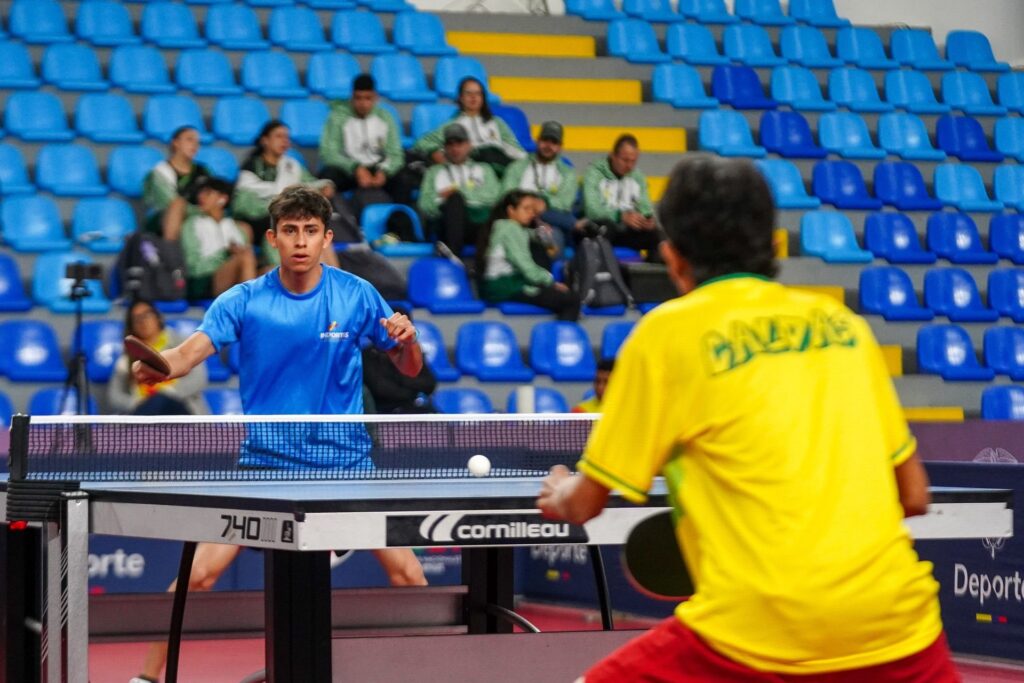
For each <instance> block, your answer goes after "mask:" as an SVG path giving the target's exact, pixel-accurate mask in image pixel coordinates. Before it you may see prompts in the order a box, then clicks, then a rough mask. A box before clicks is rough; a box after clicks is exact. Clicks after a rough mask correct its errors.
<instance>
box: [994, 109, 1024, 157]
mask: <svg viewBox="0 0 1024 683" xmlns="http://www.w3.org/2000/svg"><path fill="white" fill-rule="evenodd" d="M996 149H998V150H999V151H1000V152H1002V153H1003V154H1005V155H1006V156H1011V157H1013V158H1014V159H1016V160H1017V161H1024V119H1022V118H1020V117H1016V116H1013V117H1010V116H1006V117H1003V118H1001V119H998V120H997V121H996Z"/></svg>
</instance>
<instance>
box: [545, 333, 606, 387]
mask: <svg viewBox="0 0 1024 683" xmlns="http://www.w3.org/2000/svg"><path fill="white" fill-rule="evenodd" d="M530 367H532V368H533V369H534V371H535V372H536V373H537V374H539V375H548V376H549V377H551V379H553V380H555V381H556V382H589V381H592V380H593V379H594V374H595V373H596V372H597V361H596V360H595V359H594V350H593V348H592V347H591V345H590V337H588V336H587V331H586V330H585V329H583V327H582V326H580V325H579V324H578V323H571V322H561V321H556V320H551V321H548V322H543V323H537V324H536V325H534V327H533V331H532V332H530Z"/></svg>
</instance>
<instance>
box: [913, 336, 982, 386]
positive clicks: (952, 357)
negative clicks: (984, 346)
mask: <svg viewBox="0 0 1024 683" xmlns="http://www.w3.org/2000/svg"><path fill="white" fill-rule="evenodd" d="M917 365H918V368H920V369H921V370H922V371H923V372H927V373H931V374H935V375H940V376H942V378H943V379H945V380H951V381H981V382H987V381H991V380H992V378H993V377H995V373H994V372H993V371H992V370H991V369H989V368H984V367H982V366H981V365H980V364H979V363H978V357H977V355H975V352H974V345H973V344H972V343H971V338H970V336H968V334H967V332H966V331H964V329H963V328H962V327H960V326H959V325H923V326H921V328H920V329H919V330H918V331H917Z"/></svg>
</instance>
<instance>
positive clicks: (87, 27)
mask: <svg viewBox="0 0 1024 683" xmlns="http://www.w3.org/2000/svg"><path fill="white" fill-rule="evenodd" d="M75 33H76V34H77V35H78V37H79V38H81V39H83V40H86V41H88V42H90V43H92V44H93V45H101V46H103V47H113V46H115V45H132V44H135V43H138V42H139V41H140V38H139V37H138V36H137V35H135V29H134V27H133V26H132V17H131V15H130V14H129V13H128V8H126V7H125V6H124V5H122V4H121V3H120V2H114V1H113V0H90V2H83V3H80V4H79V5H78V14H77V16H76V17H75Z"/></svg>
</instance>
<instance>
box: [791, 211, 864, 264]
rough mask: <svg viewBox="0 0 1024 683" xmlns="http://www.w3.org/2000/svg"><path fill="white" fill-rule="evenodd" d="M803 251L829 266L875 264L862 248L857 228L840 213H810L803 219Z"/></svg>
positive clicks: (801, 241) (801, 222) (801, 246)
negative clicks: (854, 229)
mask: <svg viewBox="0 0 1024 683" xmlns="http://www.w3.org/2000/svg"><path fill="white" fill-rule="evenodd" d="M800 252H801V253H802V254H805V255H807V256H817V257H819V258H820V259H822V260H823V261H825V263H871V261H872V260H873V259H874V256H873V255H872V254H871V252H870V251H867V250H865V249H861V248H860V246H859V245H858V244H857V236H856V235H855V234H854V232H853V225H852V224H851V223H850V219H849V218H847V217H846V214H843V213H840V212H838V211H808V212H807V213H805V214H804V215H803V217H802V218H801V219H800Z"/></svg>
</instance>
